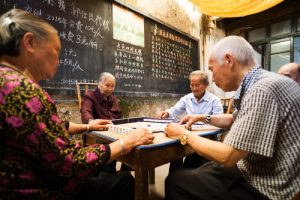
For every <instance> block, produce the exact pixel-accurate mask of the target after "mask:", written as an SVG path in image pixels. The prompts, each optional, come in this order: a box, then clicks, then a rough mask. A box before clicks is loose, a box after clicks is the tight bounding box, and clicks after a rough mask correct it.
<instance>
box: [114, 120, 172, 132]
mask: <svg viewBox="0 0 300 200" xmlns="http://www.w3.org/2000/svg"><path fill="white" fill-rule="evenodd" d="M166 125H167V124H159V123H149V122H144V121H141V122H133V123H128V124H119V125H108V131H110V132H114V133H119V134H128V133H129V132H130V131H132V130H133V129H138V128H145V129H148V130H149V131H150V132H152V133H158V132H164V130H165V128H166Z"/></svg>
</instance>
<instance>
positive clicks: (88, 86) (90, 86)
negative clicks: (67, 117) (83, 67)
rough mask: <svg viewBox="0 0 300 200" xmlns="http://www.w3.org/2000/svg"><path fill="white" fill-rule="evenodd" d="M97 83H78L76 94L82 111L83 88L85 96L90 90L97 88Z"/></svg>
mask: <svg viewBox="0 0 300 200" xmlns="http://www.w3.org/2000/svg"><path fill="white" fill-rule="evenodd" d="M97 85H98V84H97V83H76V94H77V100H78V107H79V109H81V102H82V94H81V88H83V92H84V93H83V95H85V94H86V93H87V92H88V91H89V90H90V89H95V88H96V87H97Z"/></svg>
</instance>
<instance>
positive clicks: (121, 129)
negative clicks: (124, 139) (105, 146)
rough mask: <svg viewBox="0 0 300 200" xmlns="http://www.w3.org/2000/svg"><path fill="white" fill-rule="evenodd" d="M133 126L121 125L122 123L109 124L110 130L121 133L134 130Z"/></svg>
mask: <svg viewBox="0 0 300 200" xmlns="http://www.w3.org/2000/svg"><path fill="white" fill-rule="evenodd" d="M132 130H133V129H132V128H129V127H125V126H121V125H108V131H110V132H114V133H119V134H128V133H129V132H130V131H132Z"/></svg>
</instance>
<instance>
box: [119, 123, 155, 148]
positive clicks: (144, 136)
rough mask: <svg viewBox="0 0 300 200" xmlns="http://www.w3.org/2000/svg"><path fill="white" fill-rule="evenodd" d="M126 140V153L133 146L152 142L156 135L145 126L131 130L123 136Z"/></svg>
mask: <svg viewBox="0 0 300 200" xmlns="http://www.w3.org/2000/svg"><path fill="white" fill-rule="evenodd" d="M123 140H124V146H125V148H124V150H125V153H127V152H128V151H130V150H131V149H132V148H134V147H136V146H139V145H143V144H150V143H152V142H153V140H154V135H153V134H152V133H151V132H150V131H149V130H148V129H145V128H138V129H135V130H133V131H131V132H130V133H129V134H128V135H127V136H126V137H124V138H123Z"/></svg>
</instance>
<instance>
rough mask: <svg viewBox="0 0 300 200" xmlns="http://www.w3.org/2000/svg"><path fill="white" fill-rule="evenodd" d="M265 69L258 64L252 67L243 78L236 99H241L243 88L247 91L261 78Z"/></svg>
mask: <svg viewBox="0 0 300 200" xmlns="http://www.w3.org/2000/svg"><path fill="white" fill-rule="evenodd" d="M262 71H263V69H262V68H261V66H259V65H258V66H256V67H254V68H252V69H251V70H250V71H249V72H248V73H247V74H246V76H245V77H244V78H243V81H242V83H241V84H240V86H239V88H238V89H237V91H236V92H235V95H234V97H233V98H234V99H235V100H236V99H239V98H240V95H241V91H242V88H244V92H246V91H247V90H248V89H249V88H250V87H251V86H252V85H253V84H254V83H255V82H256V81H257V80H258V78H259V76H260V75H261V73H262Z"/></svg>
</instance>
